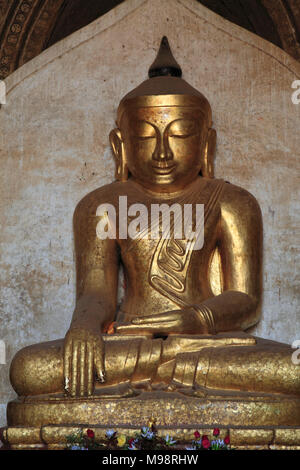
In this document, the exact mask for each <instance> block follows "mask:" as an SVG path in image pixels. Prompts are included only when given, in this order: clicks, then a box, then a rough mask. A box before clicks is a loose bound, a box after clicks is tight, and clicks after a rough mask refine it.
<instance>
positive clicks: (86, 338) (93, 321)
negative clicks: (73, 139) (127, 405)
mask: <svg viewBox="0 0 300 470" xmlns="http://www.w3.org/2000/svg"><path fill="white" fill-rule="evenodd" d="M93 195H95V193H92V194H91V195H88V196H87V197H86V198H84V199H83V200H82V201H81V202H80V203H79V204H78V206H77V208H76V210H75V213H74V238H75V253H76V274H77V289H76V290H77V292H76V307H75V311H74V314H73V318H72V322H71V325H70V328H69V331H68V332H67V334H66V337H65V342H64V377H65V389H66V392H67V393H69V394H70V395H71V396H86V395H91V394H92V393H93V389H94V381H95V379H98V380H99V381H102V382H103V381H104V380H105V370H104V344H103V340H102V335H101V331H103V330H104V328H105V327H106V325H107V324H109V323H110V322H111V321H112V320H113V319H114V316H115V312H116V305H117V285H118V251H117V245H116V240H112V239H105V240H101V239H99V238H98V237H97V233H96V227H97V224H98V222H99V217H97V216H96V210H97V204H98V201H97V199H96V197H94V199H93Z"/></svg>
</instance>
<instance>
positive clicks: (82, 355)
mask: <svg viewBox="0 0 300 470" xmlns="http://www.w3.org/2000/svg"><path fill="white" fill-rule="evenodd" d="M78 349H79V351H80V354H79V393H80V396H81V397H84V396H85V395H86V380H85V377H86V367H85V366H86V363H85V352H86V342H85V341H83V342H81V343H79V348H78Z"/></svg>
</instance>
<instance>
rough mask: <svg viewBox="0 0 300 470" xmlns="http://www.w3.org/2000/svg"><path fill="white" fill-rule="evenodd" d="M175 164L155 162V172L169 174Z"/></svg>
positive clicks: (153, 166) (153, 165)
mask: <svg viewBox="0 0 300 470" xmlns="http://www.w3.org/2000/svg"><path fill="white" fill-rule="evenodd" d="M175 166H176V165H175V163H170V162H155V164H152V168H153V170H154V172H155V173H158V174H160V175H167V174H169V173H171V171H172V170H173V169H174V168H175Z"/></svg>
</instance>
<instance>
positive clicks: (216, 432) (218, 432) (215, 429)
mask: <svg viewBox="0 0 300 470" xmlns="http://www.w3.org/2000/svg"><path fill="white" fill-rule="evenodd" d="M219 434H220V429H219V428H214V431H213V435H214V436H215V437H217V436H218V435H219Z"/></svg>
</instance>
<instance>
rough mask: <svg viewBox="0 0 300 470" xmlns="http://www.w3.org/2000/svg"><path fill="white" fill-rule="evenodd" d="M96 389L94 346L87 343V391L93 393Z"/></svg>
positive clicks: (89, 393)
mask: <svg viewBox="0 0 300 470" xmlns="http://www.w3.org/2000/svg"><path fill="white" fill-rule="evenodd" d="M93 391H94V354H93V346H91V344H90V343H87V393H88V395H92V394H93Z"/></svg>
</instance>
